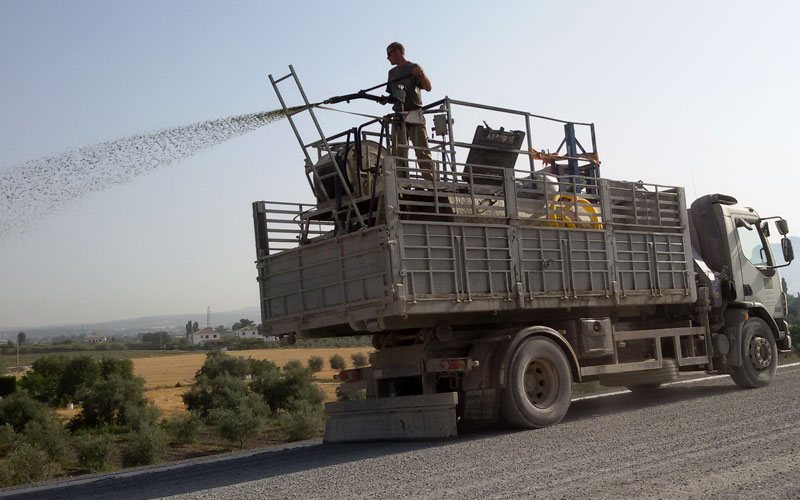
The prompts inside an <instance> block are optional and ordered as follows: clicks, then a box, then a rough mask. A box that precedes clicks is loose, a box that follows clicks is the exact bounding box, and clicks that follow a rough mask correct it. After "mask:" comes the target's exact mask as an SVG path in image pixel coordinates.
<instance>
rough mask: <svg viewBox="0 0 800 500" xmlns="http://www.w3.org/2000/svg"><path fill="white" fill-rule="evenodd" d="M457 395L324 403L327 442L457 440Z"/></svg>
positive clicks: (445, 394)
mask: <svg viewBox="0 0 800 500" xmlns="http://www.w3.org/2000/svg"><path fill="white" fill-rule="evenodd" d="M456 405H458V393H455V392H447V393H442V394H428V395H422V396H398V397H393V398H377V399H365V400H360V401H337V402H334V403H326V404H325V412H326V413H327V415H328V418H327V421H326V423H325V437H324V441H325V442H326V443H346V442H358V441H390V440H415V439H443V438H449V437H455V436H456V435H457V430H456Z"/></svg>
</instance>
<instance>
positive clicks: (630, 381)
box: [599, 358, 678, 393]
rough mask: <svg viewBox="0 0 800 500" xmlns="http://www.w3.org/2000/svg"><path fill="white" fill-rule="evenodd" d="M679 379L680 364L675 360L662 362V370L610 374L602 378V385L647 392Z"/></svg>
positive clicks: (666, 359) (667, 359) (665, 359)
mask: <svg viewBox="0 0 800 500" xmlns="http://www.w3.org/2000/svg"><path fill="white" fill-rule="evenodd" d="M677 378H678V363H677V362H676V361H675V359H674V358H664V359H662V360H661V368H656V369H654V370H639V371H635V372H623V373H610V374H608V375H603V376H601V377H600V379H599V380H600V385H604V386H607V387H620V386H624V387H625V388H627V389H629V390H630V391H631V392H639V393H641V392H647V391H648V390H654V389H657V388H658V387H659V386H660V385H661V384H666V383H667V382H672V381H673V380H675V379H677Z"/></svg>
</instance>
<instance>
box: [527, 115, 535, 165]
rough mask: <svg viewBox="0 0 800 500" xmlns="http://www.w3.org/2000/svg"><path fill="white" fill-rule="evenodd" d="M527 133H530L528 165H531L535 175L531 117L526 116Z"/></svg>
mask: <svg viewBox="0 0 800 500" xmlns="http://www.w3.org/2000/svg"><path fill="white" fill-rule="evenodd" d="M525 131H526V132H527V133H528V163H530V166H531V174H533V170H534V165H533V155H532V154H531V149H533V133H532V131H531V117H530V115H525Z"/></svg>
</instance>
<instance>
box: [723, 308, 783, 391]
mask: <svg viewBox="0 0 800 500" xmlns="http://www.w3.org/2000/svg"><path fill="white" fill-rule="evenodd" d="M738 347H739V349H741V350H742V366H734V367H731V373H730V375H731V378H732V379H733V381H734V382H736V385H738V386H739V387H742V388H745V389H753V388H756V387H764V386H765V385H768V384H769V383H770V382H771V381H772V379H773V378H774V377H775V370H777V368H778V345H777V344H776V343H775V336H774V335H773V334H772V330H771V329H770V328H769V326H768V325H767V323H766V322H765V321H764V320H763V319H761V318H750V319H749V320H747V321H746V322H745V324H744V328H743V329H742V343H741V344H740V345H739V346H738Z"/></svg>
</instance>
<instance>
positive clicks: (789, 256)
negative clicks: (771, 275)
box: [781, 236, 794, 264]
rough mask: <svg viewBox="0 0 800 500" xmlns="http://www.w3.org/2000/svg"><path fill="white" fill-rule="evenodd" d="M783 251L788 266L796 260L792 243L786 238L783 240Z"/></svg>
mask: <svg viewBox="0 0 800 500" xmlns="http://www.w3.org/2000/svg"><path fill="white" fill-rule="evenodd" d="M781 250H783V260H784V261H786V263H787V264H788V263H789V262H791V261H793V260H794V249H793V248H792V241H791V240H790V239H789V238H787V237H785V236H784V237H783V239H781Z"/></svg>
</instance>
